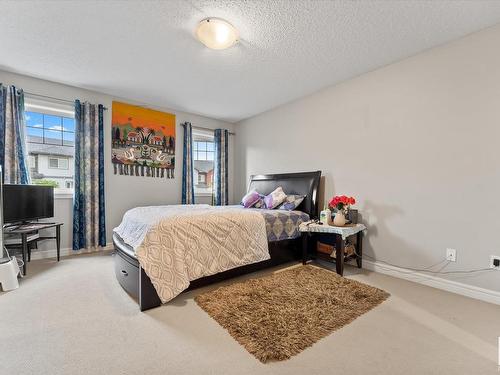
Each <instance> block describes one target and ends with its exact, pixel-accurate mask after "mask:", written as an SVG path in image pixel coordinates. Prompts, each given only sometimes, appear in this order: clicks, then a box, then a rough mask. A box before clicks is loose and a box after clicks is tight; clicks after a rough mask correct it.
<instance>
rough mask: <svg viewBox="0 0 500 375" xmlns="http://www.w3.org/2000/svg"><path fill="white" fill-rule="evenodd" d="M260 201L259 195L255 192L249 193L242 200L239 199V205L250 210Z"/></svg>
mask: <svg viewBox="0 0 500 375" xmlns="http://www.w3.org/2000/svg"><path fill="white" fill-rule="evenodd" d="M259 199H260V194H259V193H258V192H257V191H255V190H252V191H249V192H248V193H247V194H246V195H245V196H244V197H243V198H242V199H241V203H240V204H241V205H242V206H243V207H245V208H250V207H252V206H253V205H254V204H255V203H257V202H258V201H259Z"/></svg>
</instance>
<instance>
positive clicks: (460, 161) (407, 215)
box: [235, 26, 500, 291]
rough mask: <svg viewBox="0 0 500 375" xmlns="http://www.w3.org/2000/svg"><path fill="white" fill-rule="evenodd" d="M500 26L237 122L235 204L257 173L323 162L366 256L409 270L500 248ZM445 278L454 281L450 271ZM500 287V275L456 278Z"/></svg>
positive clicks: (475, 259)
mask: <svg viewBox="0 0 500 375" xmlns="http://www.w3.org/2000/svg"><path fill="white" fill-rule="evenodd" d="M498 46H500V26H497V27H494V28H491V29H488V30H485V31H482V32H479V33H476V34H473V35H470V36H468V37H466V38H463V39H461V40H458V41H455V42H453V43H451V44H448V45H445V46H442V47H440V48H436V49H433V50H430V51H427V52H425V53H422V54H419V55H417V56H414V57H412V58H409V59H406V60H404V61H402V62H399V63H396V64H392V65H390V66H387V67H384V68H382V69H379V70H376V71H373V72H370V73H368V74H365V75H362V76H360V77H357V78H355V79H352V80H349V81H347V82H344V83H342V84H339V85H337V86H334V87H329V88H327V89H324V90H322V91H320V92H318V93H316V94H313V95H311V96H308V97H305V98H302V99H300V100H297V101H295V102H292V103H289V104H287V105H283V106H281V107H279V108H276V109H274V110H271V111H269V112H266V113H263V114H261V115H258V116H255V117H253V118H250V119H247V120H245V121H242V122H240V123H238V124H236V126H235V128H236V130H237V132H238V137H237V138H236V143H237V144H236V161H237V162H236V164H235V170H236V173H237V174H238V175H237V177H236V181H235V182H236V186H235V199H237V198H238V197H240V196H242V195H243V193H244V191H245V189H246V184H247V181H248V178H249V175H251V174H254V173H272V172H276V173H278V172H293V171H308V170H317V169H321V170H322V171H323V175H325V176H326V181H325V182H326V184H325V191H326V196H327V197H331V196H332V195H333V194H349V195H353V196H355V197H356V198H357V200H358V202H359V203H358V204H357V207H358V208H359V209H360V210H361V211H362V215H363V218H364V221H365V222H366V223H367V224H368V228H369V235H368V236H367V240H366V245H365V248H366V250H365V251H366V253H367V254H368V255H371V256H375V257H376V258H378V259H381V260H387V261H389V262H391V263H395V264H397V265H400V266H403V267H425V266H429V265H432V264H434V263H437V262H439V261H440V260H441V259H443V258H444V256H445V250H446V248H447V247H450V248H455V249H457V262H456V264H452V265H450V266H449V267H448V269H449V270H456V269H476V268H485V267H488V264H489V257H490V254H497V255H500V238H499V236H498V229H499V228H500V219H499V215H498V213H499V212H500V168H499V165H500V148H499V147H498V145H499V143H500V49H499V48H498ZM443 277H445V276H443ZM448 278H450V279H453V280H457V281H460V282H462V283H467V284H470V285H475V286H479V287H483V288H487V289H491V290H495V291H500V272H498V271H491V272H489V273H486V274H475V275H466V276H464V275H462V276H461V277H458V276H454V277H452V276H448Z"/></svg>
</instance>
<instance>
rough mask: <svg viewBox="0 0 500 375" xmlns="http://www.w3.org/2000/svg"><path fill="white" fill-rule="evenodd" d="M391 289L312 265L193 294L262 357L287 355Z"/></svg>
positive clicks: (353, 316) (368, 307)
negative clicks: (379, 287) (384, 289)
mask: <svg viewBox="0 0 500 375" xmlns="http://www.w3.org/2000/svg"><path fill="white" fill-rule="evenodd" d="M388 296H389V294H388V293H387V292H385V291H383V290H381V289H377V288H374V287H372V286H369V285H366V284H363V283H360V282H358V281H354V280H350V279H346V278H344V277H341V276H339V275H337V274H336V273H335V272H333V271H328V270H325V269H322V268H318V267H314V266H311V265H306V266H301V267H296V268H291V269H288V270H284V271H281V272H276V273H274V274H272V275H269V276H265V277H261V278H257V279H250V280H246V281H244V282H240V283H236V284H232V285H228V286H224V287H221V288H219V289H216V290H213V291H210V292H206V293H203V294H200V295H198V296H197V297H196V298H195V300H196V302H197V303H198V305H199V306H200V307H201V308H202V309H203V310H205V311H206V312H207V313H208V314H209V315H210V316H211V317H212V318H213V319H215V320H216V321H217V322H218V323H219V324H220V325H221V326H222V327H224V328H225V329H227V330H228V331H229V333H230V334H231V336H233V337H234V338H235V339H236V340H237V341H238V342H239V343H240V344H241V345H243V346H244V347H245V349H246V350H248V351H249V352H250V353H251V354H253V355H254V356H255V357H256V358H257V359H259V360H260V361H261V362H264V363H265V362H267V361H280V360H284V359H288V358H290V357H291V356H293V355H296V354H298V353H300V352H301V351H302V350H304V349H305V348H307V347H309V346H311V345H312V344H314V343H315V342H316V341H318V340H319V339H321V338H323V337H325V336H327V335H329V334H330V333H332V332H333V331H335V330H337V329H339V328H341V327H342V326H344V325H346V324H348V323H350V322H352V321H353V320H354V319H356V318H357V317H358V316H360V315H362V314H364V313H366V312H367V311H369V310H371V309H372V308H374V307H375V306H377V305H378V304H380V303H382V302H383V301H384V300H385V299H386V298H387V297H388Z"/></svg>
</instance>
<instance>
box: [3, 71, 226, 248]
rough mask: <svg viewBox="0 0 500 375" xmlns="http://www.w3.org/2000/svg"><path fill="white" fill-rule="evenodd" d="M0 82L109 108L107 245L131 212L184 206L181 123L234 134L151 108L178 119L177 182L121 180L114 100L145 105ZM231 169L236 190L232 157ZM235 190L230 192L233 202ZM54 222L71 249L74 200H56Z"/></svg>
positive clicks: (22, 81)
mask: <svg viewBox="0 0 500 375" xmlns="http://www.w3.org/2000/svg"><path fill="white" fill-rule="evenodd" d="M0 82H2V83H4V84H13V85H16V86H17V87H19V88H22V89H24V90H25V91H27V92H31V93H36V94H41V95H47V96H52V97H56V98H60V99H67V100H74V99H80V100H82V101H85V100H88V101H89V102H91V103H100V104H103V105H104V106H105V107H107V108H108V110H107V111H105V112H104V138H105V139H104V141H105V142H104V145H105V146H104V154H105V155H104V156H105V159H104V168H105V194H106V198H105V199H106V232H107V241H108V242H111V234H112V230H113V228H114V227H116V226H117V225H118V224H119V223H120V221H121V218H122V216H123V214H124V213H125V211H127V210H128V209H130V208H132V207H137V206H146V205H158V204H172V203H180V202H181V196H182V193H181V186H182V142H183V134H182V127H181V125H180V124H181V123H183V122H185V121H189V122H191V123H192V124H193V126H201V127H206V128H210V129H216V128H226V129H229V130H231V131H232V130H233V125H232V124H230V123H227V122H223V121H219V120H214V119H210V118H207V117H203V116H198V115H194V114H190V113H185V112H179V111H174V110H171V109H168V108H160V107H151V108H154V109H158V110H162V111H166V112H170V113H174V114H175V115H176V122H177V129H176V138H177V139H176V155H175V160H176V167H175V178H174V179H164V178H163V179H162V178H146V177H135V176H120V175H115V174H113V166H112V164H111V107H112V106H111V104H112V101H113V100H119V101H123V102H126V103H131V104H138V105H144V106H147V105H146V104H144V103H134V102H132V101H128V100H126V99H121V98H113V97H111V96H109V95H105V94H101V93H97V92H92V91H88V90H84V89H80V88H77V87H72V86H67V85H62V84H58V83H54V82H49V81H45V80H41V79H37V78H33V77H27V76H23V75H18V74H13V73H8V72H4V71H0ZM232 152H233V147H232V146H231V145H230V149H229V154H230V156H231V155H232ZM229 160H230V165H229V186H230V187H232V186H233V164H232V160H233V158H232V157H230V158H229ZM232 194H233V192H232V189H230V191H229V196H230V199H232ZM54 210H55V218H56V220H58V221H61V222H64V227H63V230H62V236H63V238H62V248H69V247H71V233H72V200H71V199H68V198H65V199H56V202H55V207H54ZM44 248H52V249H53V248H54V245H52V244H46V245H44Z"/></svg>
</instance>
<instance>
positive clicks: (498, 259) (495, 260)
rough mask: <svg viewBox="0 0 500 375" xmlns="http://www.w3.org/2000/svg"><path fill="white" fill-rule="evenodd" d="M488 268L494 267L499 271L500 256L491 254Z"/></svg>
mask: <svg viewBox="0 0 500 375" xmlns="http://www.w3.org/2000/svg"><path fill="white" fill-rule="evenodd" d="M490 268H494V269H496V270H499V271H500V256H499V255H492V256H490Z"/></svg>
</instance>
